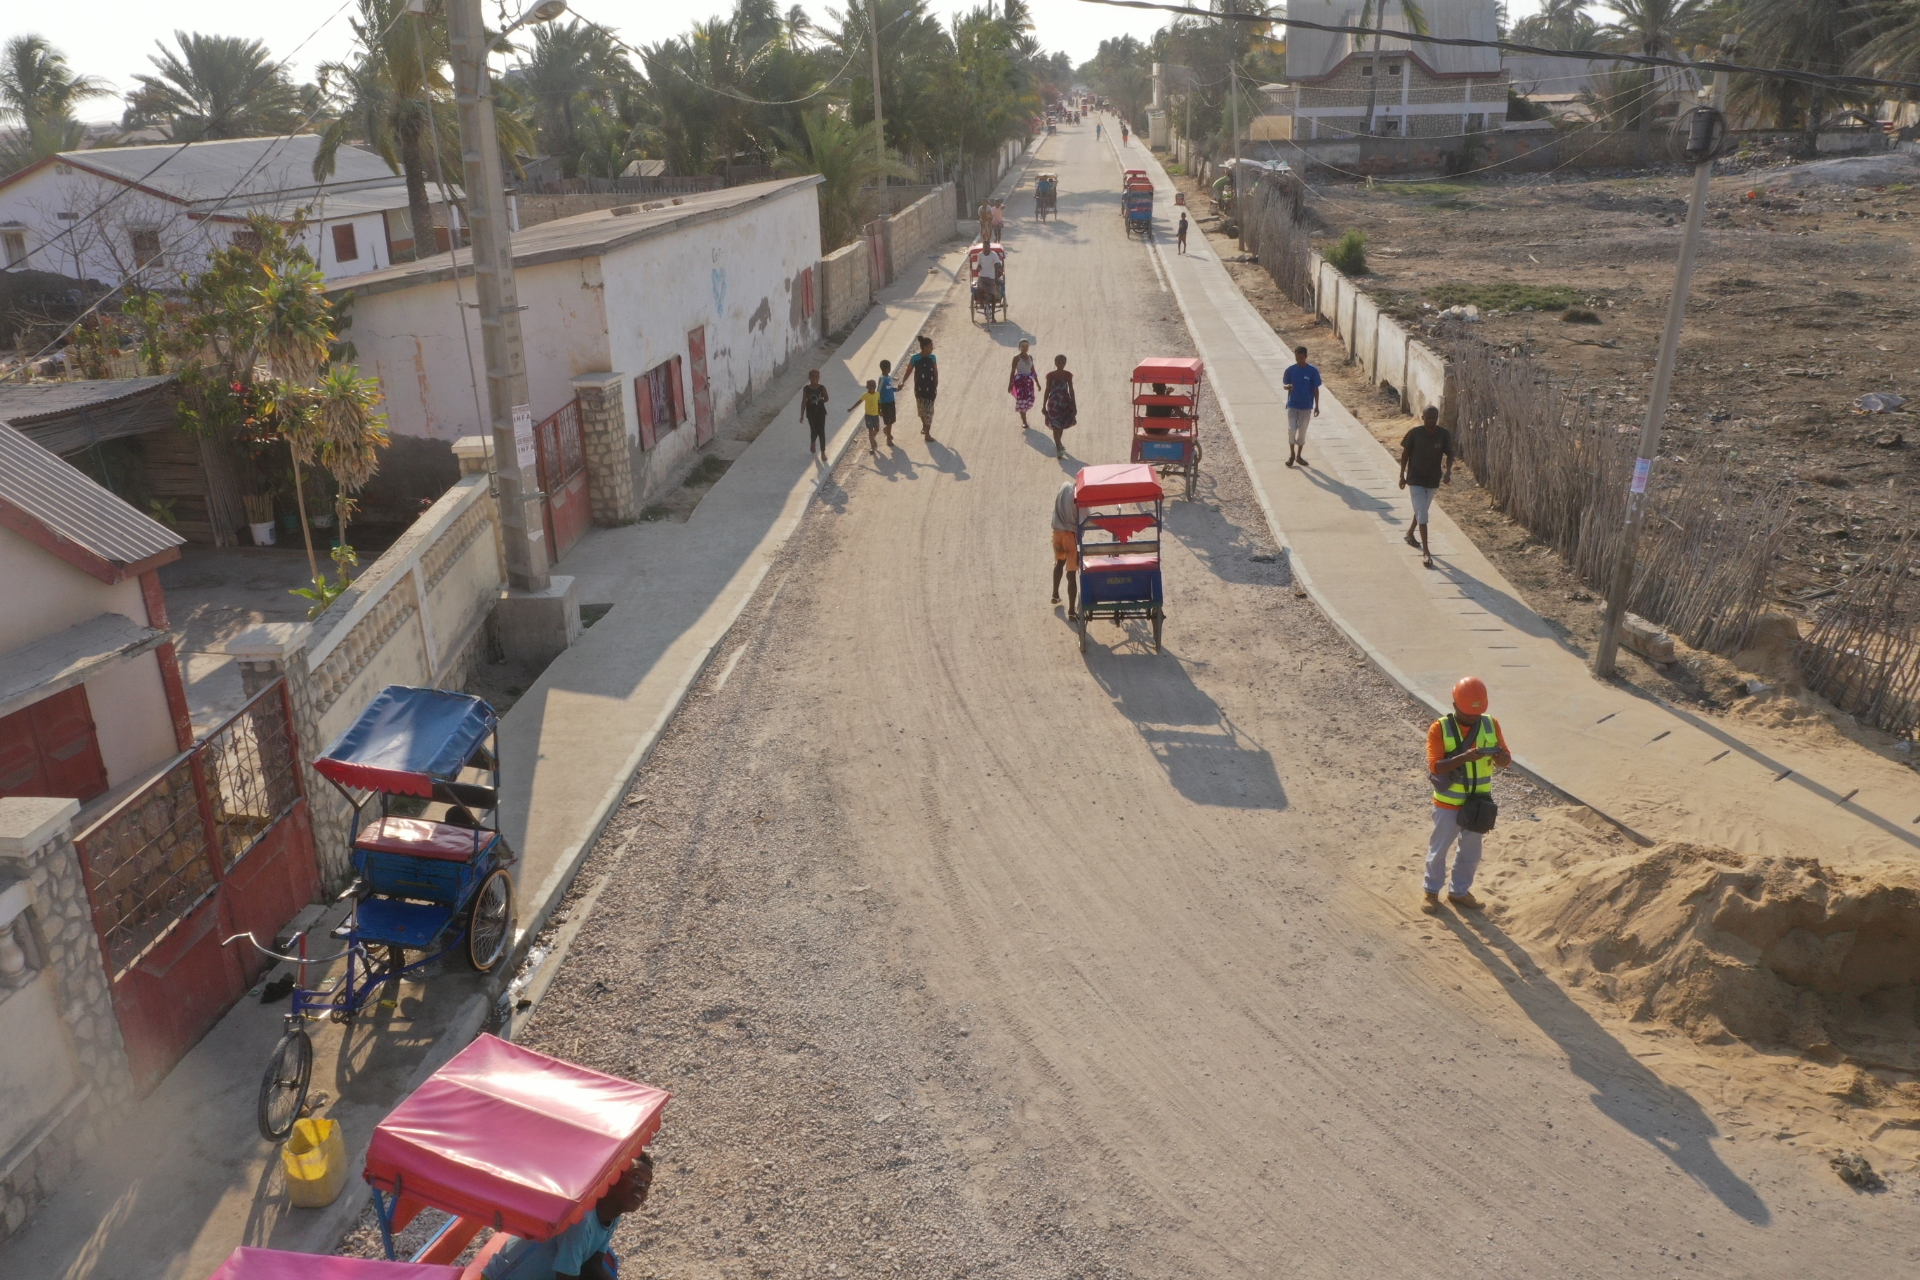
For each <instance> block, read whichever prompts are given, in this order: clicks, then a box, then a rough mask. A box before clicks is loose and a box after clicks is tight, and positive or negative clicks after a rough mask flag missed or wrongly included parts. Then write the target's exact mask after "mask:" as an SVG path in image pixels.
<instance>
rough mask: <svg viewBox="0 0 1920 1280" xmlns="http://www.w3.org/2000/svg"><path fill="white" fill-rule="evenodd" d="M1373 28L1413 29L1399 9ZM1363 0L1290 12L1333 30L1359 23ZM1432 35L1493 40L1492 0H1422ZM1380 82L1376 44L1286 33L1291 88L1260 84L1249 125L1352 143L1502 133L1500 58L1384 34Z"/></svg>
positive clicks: (1256, 131)
mask: <svg viewBox="0 0 1920 1280" xmlns="http://www.w3.org/2000/svg"><path fill="white" fill-rule="evenodd" d="M1381 7H1384V8H1386V10H1387V12H1386V13H1385V14H1384V15H1381V16H1380V18H1379V20H1378V21H1377V22H1374V23H1371V24H1369V25H1373V26H1378V27H1383V28H1386V29H1388V30H1399V31H1405V30H1407V20H1406V16H1405V15H1404V14H1403V13H1401V11H1400V9H1399V7H1398V6H1394V5H1387V6H1376V10H1377V9H1378V8H1381ZM1360 8H1361V6H1360V4H1359V3H1358V0H1288V4H1287V14H1288V16H1289V17H1294V18H1299V19H1302V20H1304V21H1308V22H1318V23H1322V24H1324V25H1327V26H1358V25H1360ZM1421 9H1422V11H1423V12H1424V14H1425V15H1426V20H1427V34H1429V35H1434V36H1441V37H1447V38H1464V39H1473V40H1488V41H1491V40H1494V39H1496V38H1498V35H1499V24H1498V18H1497V13H1496V5H1495V3H1494V0H1425V2H1424V3H1423V4H1422V5H1421ZM1380 52H1381V57H1380V59H1379V60H1378V65H1379V71H1380V82H1379V84H1377V85H1376V84H1375V83H1374V79H1373V75H1374V68H1375V58H1374V38H1373V37H1372V36H1355V35H1346V34H1342V33H1338V32H1332V31H1314V30H1310V29H1307V28H1304V27H1293V28H1289V29H1288V32H1287V79H1286V83H1285V84H1272V85H1263V86H1261V93H1262V94H1263V95H1264V96H1265V98H1266V110H1265V113H1264V114H1263V115H1261V116H1260V117H1258V118H1257V119H1256V121H1255V123H1254V125H1253V130H1252V135H1251V136H1252V137H1253V138H1254V139H1255V140H1272V141H1280V140H1291V141H1296V142H1299V141H1308V140H1312V139H1327V138H1350V137H1353V136H1355V135H1357V134H1364V133H1365V132H1366V123H1367V106H1368V103H1369V102H1371V103H1372V104H1373V107H1374V133H1375V134H1377V135H1381V136H1385V137H1391V138H1417V137H1425V138H1435V139H1441V138H1454V137H1459V136H1461V135H1463V134H1465V133H1467V132H1468V131H1474V132H1489V131H1497V130H1499V129H1500V128H1502V127H1503V126H1504V125H1505V124H1506V119H1507V76H1506V72H1505V70H1504V69H1503V68H1502V67H1501V64H1500V52H1499V50H1497V49H1490V48H1472V47H1465V46H1460V45H1443V44H1428V43H1426V42H1424V41H1421V40H1409V39H1407V38H1406V37H1404V36H1382V37H1380Z"/></svg>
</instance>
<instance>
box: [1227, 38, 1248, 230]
mask: <svg viewBox="0 0 1920 1280" xmlns="http://www.w3.org/2000/svg"><path fill="white" fill-rule="evenodd" d="M1238 11H1239V7H1238V5H1237V4H1236V3H1235V0H1227V12H1228V13H1237V12H1238ZM1227 35H1228V39H1229V40H1230V41H1231V42H1232V49H1231V51H1230V52H1229V53H1228V54H1227V98H1228V100H1229V102H1230V104H1231V107H1232V111H1233V229H1234V236H1233V241H1234V244H1235V245H1237V246H1238V247H1239V249H1240V251H1241V252H1242V253H1245V252H1246V249H1247V224H1246V221H1245V219H1243V218H1242V217H1241V216H1240V210H1241V204H1240V28H1239V27H1238V26H1236V25H1234V24H1233V23H1228V24H1227Z"/></svg>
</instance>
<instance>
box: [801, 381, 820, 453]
mask: <svg viewBox="0 0 1920 1280" xmlns="http://www.w3.org/2000/svg"><path fill="white" fill-rule="evenodd" d="M800 420H801V421H802V422H804V423H806V424H807V456H808V457H809V458H811V457H813V456H814V455H815V454H818V455H819V457H820V461H821V463H822V465H824V464H825V463H826V461H827V389H826V388H825V387H824V386H822V385H821V384H820V371H819V370H818V369H809V370H807V385H806V386H804V387H802V388H800Z"/></svg>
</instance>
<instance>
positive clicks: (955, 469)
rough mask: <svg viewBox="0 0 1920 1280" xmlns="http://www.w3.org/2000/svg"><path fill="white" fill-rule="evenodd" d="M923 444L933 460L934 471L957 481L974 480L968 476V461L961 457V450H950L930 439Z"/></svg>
mask: <svg viewBox="0 0 1920 1280" xmlns="http://www.w3.org/2000/svg"><path fill="white" fill-rule="evenodd" d="M923 443H924V444H925V445H926V446H927V453H928V454H929V455H930V456H931V457H932V458H933V467H934V470H936V471H939V472H941V473H942V474H944V475H949V476H952V477H953V478H954V479H955V480H971V479H973V477H972V476H970V475H968V474H967V460H966V459H965V458H963V457H961V456H960V451H959V450H957V449H949V448H948V447H947V446H946V445H944V444H942V443H941V442H940V441H938V440H931V439H930V440H926V441H923Z"/></svg>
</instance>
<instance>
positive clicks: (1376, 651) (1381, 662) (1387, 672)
mask: <svg viewBox="0 0 1920 1280" xmlns="http://www.w3.org/2000/svg"><path fill="white" fill-rule="evenodd" d="M1115 159H1116V161H1117V160H1118V159H1119V155H1118V150H1117V148H1116V150H1115ZM1147 163H1148V164H1150V165H1151V166H1152V167H1153V169H1155V170H1156V171H1158V173H1159V176H1160V178H1161V179H1162V180H1163V181H1165V182H1167V183H1168V185H1169V186H1171V184H1172V179H1171V178H1169V177H1168V176H1167V171H1166V170H1165V169H1164V168H1163V167H1162V166H1161V164H1160V161H1159V159H1158V158H1157V157H1155V156H1154V155H1153V154H1152V153H1151V152H1149V153H1148V155H1147ZM1147 244H1148V248H1149V249H1150V250H1151V251H1152V253H1153V257H1154V261H1155V265H1156V266H1158V267H1159V269H1160V271H1161V273H1162V275H1163V276H1164V277H1165V279H1166V281H1167V286H1168V288H1169V289H1170V290H1171V291H1172V293H1173V299H1174V303H1175V305H1176V306H1178V307H1179V308H1180V318H1181V319H1182V320H1183V321H1185V322H1186V326H1187V333H1188V336H1189V337H1191V338H1192V339H1193V345H1194V348H1195V350H1197V351H1199V353H1200V356H1201V358H1202V359H1204V360H1206V361H1207V362H1208V363H1213V360H1214V358H1213V353H1212V352H1211V351H1209V350H1208V349H1207V343H1206V342H1205V341H1204V340H1203V339H1202V338H1201V337H1200V331H1199V329H1198V327H1197V326H1195V324H1194V323H1193V317H1192V315H1191V314H1190V313H1189V311H1188V308H1187V297H1186V294H1185V292H1184V291H1183V290H1182V288H1181V284H1180V280H1179V278H1178V276H1177V275H1176V274H1175V273H1174V272H1173V271H1172V270H1170V269H1169V268H1168V266H1167V263H1166V259H1165V255H1164V253H1163V251H1162V249H1161V247H1160V237H1159V236H1158V235H1157V234H1156V235H1155V236H1154V237H1153V238H1152V239H1151V240H1149V241H1148V242H1147ZM1216 260H1217V255H1216ZM1221 269H1222V270H1225V266H1224V264H1222V267H1221ZM1228 279H1229V281H1231V279H1232V277H1231V276H1229V277H1228ZM1214 402H1215V403H1216V404H1218V405H1219V406H1220V416H1221V417H1222V418H1223V419H1224V420H1225V421H1226V424H1227V431H1228V433H1229V434H1231V435H1232V436H1233V445H1234V448H1235V449H1236V450H1237V451H1238V452H1239V454H1240V465H1241V466H1242V467H1243V468H1244V469H1245V471H1246V473H1247V480H1248V482H1249V483H1250V484H1252V486H1253V492H1254V496H1255V497H1256V498H1258V499H1259V502H1260V510H1261V513H1262V514H1264V515H1265V516H1266V520H1267V529H1268V531H1269V532H1270V533H1272V534H1273V539H1274V542H1275V543H1277V544H1278V545H1279V547H1280V550H1281V552H1282V553H1283V554H1284V555H1285V556H1286V558H1287V565H1288V567H1289V568H1291V569H1292V570H1293V574H1294V577H1295V578H1296V579H1297V580H1298V581H1299V583H1300V585H1301V586H1302V587H1303V588H1304V589H1305V590H1306V592H1307V595H1308V596H1309V597H1310V598H1311V599H1312V600H1313V603H1314V606H1315V607H1316V608H1317V609H1319V610H1320V612H1321V613H1322V614H1323V615H1325V617H1326V619H1327V620H1328V621H1329V622H1331V623H1332V624H1333V625H1334V627H1335V628H1336V629H1337V630H1338V631H1339V632H1340V634H1341V635H1343V636H1345V637H1346V638H1347V642H1348V643H1349V644H1351V645H1352V646H1353V647H1354V648H1355V649H1358V650H1359V651H1360V653H1361V654H1362V655H1363V656H1365V658H1366V660H1367V661H1368V662H1369V663H1371V664H1372V665H1373V667H1374V668H1375V669H1376V670H1377V671H1379V672H1380V673H1381V674H1382V675H1384V676H1386V678H1387V679H1389V680H1391V681H1392V682H1393V683H1394V685H1395V686H1396V687H1398V688H1399V689H1400V690H1401V692H1403V693H1405V694H1406V695H1407V696H1409V697H1411V698H1413V699H1414V700H1415V701H1416V702H1419V703H1420V704H1422V705H1423V706H1425V707H1426V708H1427V709H1428V710H1429V711H1431V712H1432V713H1433V714H1434V715H1436V716H1441V715H1445V714H1446V713H1447V711H1448V710H1449V708H1448V707H1447V706H1445V705H1444V704H1442V703H1441V702H1439V701H1438V700H1437V699H1435V698H1432V697H1430V696H1428V695H1427V694H1426V693H1424V692H1423V691H1422V690H1421V689H1420V688H1419V687H1418V685H1417V684H1416V683H1415V682H1414V681H1413V680H1412V679H1411V678H1409V677H1408V676H1407V674H1406V673H1405V672H1404V671H1402V670H1401V669H1400V667H1399V665H1398V664H1397V663H1396V662H1395V661H1394V660H1393V658H1392V657H1391V656H1390V655H1388V654H1387V653H1386V651H1384V650H1382V649H1380V648H1379V647H1377V646H1376V645H1374V644H1373V643H1372V642H1371V641H1369V640H1368V639H1367V637H1366V636H1365V634H1363V633H1362V632H1361V631H1360V629H1359V628H1358V627H1356V626H1354V625H1353V624H1352V623H1351V622H1349V621H1348V620H1347V619H1346V617H1345V615H1343V614H1342V613H1341V612H1340V610H1339V609H1338V608H1336V607H1335V606H1334V605H1333V604H1332V603H1331V602H1330V601H1329V600H1328V599H1327V596H1326V594H1325V593H1324V592H1322V591H1321V590H1320V589H1319V588H1318V587H1316V586H1315V585H1314V578H1313V573H1312V571H1311V570H1309V569H1308V568H1307V565H1306V561H1305V560H1303V559H1302V558H1301V557H1300V553H1299V552H1298V551H1297V550H1296V549H1295V548H1294V545H1293V543H1292V542H1291V541H1289V539H1288V538H1287V533H1286V530H1285V529H1283V528H1281V526H1280V519H1279V516H1278V515H1276V514H1275V511H1274V506H1273V500H1272V498H1270V497H1269V496H1268V494H1267V486H1266V485H1265V483H1263V482H1262V481H1261V479H1260V472H1259V469H1258V468H1257V467H1255V465H1254V461H1253V454H1252V453H1251V452H1250V451H1249V450H1248V448H1247V442H1246V438H1245V436H1244V435H1243V434H1242V432H1241V430H1240V422H1239V419H1238V417H1236V416H1235V414H1234V412H1233V406H1232V405H1231V404H1229V403H1228V402H1227V401H1226V399H1225V397H1223V396H1221V395H1220V394H1219V393H1218V392H1217V391H1216V392H1215V394H1214ZM1513 767H1514V768H1515V769H1516V770H1517V771H1518V772H1519V773H1520V774H1521V775H1522V776H1524V777H1526V778H1527V779H1528V780H1529V781H1531V782H1533V783H1535V784H1536V785H1538V786H1539V787H1541V788H1542V789H1544V790H1546V791H1549V792H1551V793H1553V794H1554V795H1557V796H1560V797H1561V798H1563V799H1565V800H1568V801H1570V802H1572V803H1574V804H1580V805H1585V806H1586V807H1587V808H1589V809H1592V810H1593V811H1594V812H1595V813H1597V814H1599V815H1600V816H1601V817H1603V818H1605V819H1606V820H1607V821H1608V822H1610V823H1612V824H1613V825H1614V826H1616V827H1618V828H1619V829H1620V830H1621V831H1622V832H1624V833H1625V834H1626V835H1627V836H1628V837H1629V838H1630V839H1632V840H1633V841H1634V842H1635V843H1637V844H1640V845H1642V846H1648V845H1652V844H1653V843H1654V841H1653V840H1652V839H1651V838H1650V837H1648V836H1647V835H1646V834H1645V833H1643V832H1641V831H1638V830H1636V829H1635V828H1634V827H1633V826H1632V825H1631V824H1629V823H1627V822H1624V821H1622V820H1621V819H1620V818H1619V817H1617V816H1616V815H1614V814H1612V813H1609V812H1607V811H1606V810H1605V809H1603V808H1601V807H1600V806H1598V805H1596V804H1594V803H1593V802H1592V801H1590V800H1587V799H1584V798H1582V797H1581V796H1579V795H1577V794H1575V793H1574V792H1571V791H1569V790H1567V789H1566V788H1565V787H1563V786H1561V785H1560V784H1558V783H1556V782H1554V781H1553V780H1552V779H1551V778H1549V777H1547V776H1546V775H1545V774H1544V773H1542V772H1541V771H1540V770H1539V769H1538V768H1536V767H1534V766H1532V765H1530V764H1528V763H1527V761H1526V759H1525V757H1523V756H1522V755H1520V754H1519V753H1517V752H1516V753H1515V754H1514V757H1513Z"/></svg>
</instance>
